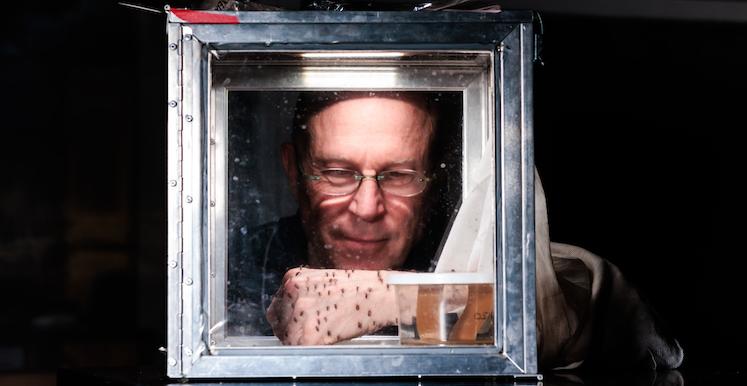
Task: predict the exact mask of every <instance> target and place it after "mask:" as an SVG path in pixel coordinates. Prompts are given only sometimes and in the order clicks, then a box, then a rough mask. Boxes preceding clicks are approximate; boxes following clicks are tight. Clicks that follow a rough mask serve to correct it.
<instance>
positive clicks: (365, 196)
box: [349, 178, 386, 221]
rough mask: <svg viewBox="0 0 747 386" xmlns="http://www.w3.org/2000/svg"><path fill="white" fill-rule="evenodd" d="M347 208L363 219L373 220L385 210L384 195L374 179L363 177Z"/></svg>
mask: <svg viewBox="0 0 747 386" xmlns="http://www.w3.org/2000/svg"><path fill="white" fill-rule="evenodd" d="M349 209H350V211H351V212H353V214H355V215H356V216H358V217H359V218H360V219H362V220H364V221H375V220H377V219H378V218H379V217H381V216H382V215H383V214H384V212H386V208H385V207H384V196H383V193H382V191H381V189H380V188H379V184H378V182H377V181H376V179H374V178H365V179H363V180H362V181H361V183H360V186H359V187H358V190H356V191H355V193H354V194H353V199H352V200H351V202H350V207H349Z"/></svg>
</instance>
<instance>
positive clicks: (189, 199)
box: [187, 196, 192, 204]
mask: <svg viewBox="0 0 747 386" xmlns="http://www.w3.org/2000/svg"><path fill="white" fill-rule="evenodd" d="M191 202H192V196H187V204H189V203H191Z"/></svg>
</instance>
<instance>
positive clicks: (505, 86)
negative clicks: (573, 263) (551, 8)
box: [167, 12, 538, 378]
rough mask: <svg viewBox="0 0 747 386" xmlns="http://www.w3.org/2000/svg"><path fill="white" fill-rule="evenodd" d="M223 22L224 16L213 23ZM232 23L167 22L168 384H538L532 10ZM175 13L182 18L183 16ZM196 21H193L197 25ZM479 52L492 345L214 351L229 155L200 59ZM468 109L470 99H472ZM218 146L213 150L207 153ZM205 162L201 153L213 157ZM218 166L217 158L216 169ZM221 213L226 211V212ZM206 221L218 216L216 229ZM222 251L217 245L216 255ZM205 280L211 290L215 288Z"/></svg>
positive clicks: (205, 62) (247, 15)
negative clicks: (499, 380)
mask: <svg viewBox="0 0 747 386" xmlns="http://www.w3.org/2000/svg"><path fill="white" fill-rule="evenodd" d="M214 14H222V13H214ZM223 15H226V16H231V17H235V20H236V22H237V24H208V23H202V22H195V20H192V21H190V20H184V19H180V18H179V17H177V16H176V15H175V14H173V13H169V15H168V18H169V20H168V24H167V34H168V45H169V47H168V50H169V55H168V73H169V76H168V88H169V90H168V97H169V101H168V105H169V108H168V111H169V112H168V126H167V130H168V135H167V138H168V163H167V168H168V170H167V176H168V187H167V199H168V260H167V261H168V267H169V269H168V343H167V375H168V376H169V377H193V378H216V377H229V378H236V377H294V378H295V377H319V376H333V377H334V376H407V375H413V376H439V375H473V376H474V375H490V376H495V375H506V376H514V377H537V376H538V375H537V347H536V326H535V288H534V286H535V268H534V267H535V264H534V252H535V251H534V207H533V204H534V186H533V181H534V180H533V169H534V159H533V146H532V143H533V136H532V111H531V105H532V103H531V102H532V100H531V86H532V83H531V82H532V76H531V63H532V59H533V53H534V50H533V43H534V36H533V31H532V24H531V21H532V16H531V13H529V12H503V13H498V14H484V13H459V12H443V13H441V12H432V13H426V12H329V13H328V12H256V13H255V12H230V13H229V12H226V13H224V14H223ZM180 16H181V14H180ZM198 21H199V20H198ZM361 49H364V50H397V51H403V50H404V51H407V50H419V51H474V52H477V51H481V52H484V51H488V52H491V53H492V56H493V61H494V63H493V69H494V71H493V76H494V84H495V89H494V91H495V95H494V97H493V98H492V99H493V100H494V102H495V113H494V114H495V115H494V116H491V117H489V121H494V122H495V135H494V138H495V147H496V149H497V150H496V154H497V155H498V156H497V157H495V161H496V164H495V166H496V169H495V172H496V179H495V181H496V186H495V191H496V192H497V194H496V212H495V216H496V219H497V221H496V224H497V226H496V240H498V241H499V242H498V243H497V245H496V267H497V269H496V275H497V276H496V283H497V284H498V285H496V297H495V301H496V308H495V309H496V323H495V329H496V331H495V333H496V343H495V345H493V346H480V347H463V346H462V347H431V346H428V347H405V346H383V347H382V346H374V345H368V344H365V339H364V340H362V341H358V342H356V343H357V345H355V346H350V345H335V346H329V347H318V346H316V347H276V346H275V347H273V346H265V347H250V348H243V349H240V350H213V351H212V352H211V350H209V349H208V347H210V346H214V345H215V344H214V343H215V342H210V336H211V335H210V332H209V331H208V328H209V326H211V324H210V323H209V320H210V315H211V313H214V312H220V311H218V310H216V307H220V305H217V306H216V304H215V302H211V299H213V298H214V297H218V298H220V297H221V296H224V294H222V293H221V292H220V288H219V287H216V286H211V285H210V283H211V280H210V277H211V276H217V275H216V272H215V271H214V270H213V269H211V267H213V266H211V264H209V262H210V261H211V259H210V257H211V256H213V255H215V254H216V253H217V254H221V253H224V252H223V251H220V250H219V248H220V247H219V246H218V247H216V245H220V244H221V240H220V237H222V236H220V235H219V234H220V232H216V225H215V224H216V221H215V218H216V215H217V216H218V217H221V216H223V217H224V216H225V213H220V212H216V211H220V210H223V211H225V207H224V206H223V205H218V204H217V203H216V200H215V197H221V196H222V195H224V194H225V191H224V190H221V189H225V187H221V186H220V184H210V183H208V181H209V179H208V176H209V175H216V173H218V172H217V170H219V169H220V167H217V166H216V162H219V160H220V154H224V155H225V153H221V152H222V151H223V150H220V149H221V148H222V149H225V147H224V145H221V144H219V143H218V141H221V140H223V139H221V138H220V136H216V135H215V127H213V126H212V124H211V120H210V119H209V117H210V116H211V114H212V115H214V114H215V113H216V110H217V109H219V107H216V106H215V105H213V104H211V102H210V101H211V100H213V101H214V100H215V99H213V98H210V94H209V93H210V90H213V87H211V84H210V82H211V76H210V74H211V71H210V65H211V64H210V63H211V62H210V60H209V56H210V55H211V52H216V51H232V50H233V51H235V50H242V51H247V50H258V51H262V50H264V51H300V50H306V51H319V50H325V51H329V50H361ZM467 102H468V103H471V102H470V101H467ZM211 148H217V149H218V150H211ZM209 153H210V154H212V155H211V156H208V154H209ZM216 160H218V161H216ZM221 207H223V209H221ZM211 219H213V220H211ZM216 248H218V249H216ZM212 283H215V282H214V281H212Z"/></svg>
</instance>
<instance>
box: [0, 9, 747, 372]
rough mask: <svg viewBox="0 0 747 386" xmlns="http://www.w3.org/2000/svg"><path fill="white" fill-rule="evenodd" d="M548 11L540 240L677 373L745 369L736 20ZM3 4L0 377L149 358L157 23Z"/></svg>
mask: <svg viewBox="0 0 747 386" xmlns="http://www.w3.org/2000/svg"><path fill="white" fill-rule="evenodd" d="M142 3H145V4H147V5H149V6H151V7H153V8H157V9H161V8H162V5H163V4H162V3H161V2H150V3H148V2H142ZM182 3H183V2H182ZM508 3H510V5H511V6H512V8H516V7H517V5H516V4H514V3H520V2H518V1H514V2H508ZM534 3H540V4H539V5H537V8H540V9H542V4H541V2H534ZM534 3H532V4H530V5H532V6H534ZM672 3H674V2H672ZM681 3H687V4H695V3H699V4H700V5H701V6H703V7H702V8H701V9H703V10H707V9H708V8H707V7H706V6H705V5H707V4H708V3H713V4H716V5H723V4H726V3H720V2H707V1H703V2H695V1H692V2H689V3H688V2H681ZM739 3H740V2H731V3H728V4H732V5H734V6H735V8H734V9H736V10H738V11H739V10H741V11H744V10H747V8H745V7H743V8H739V7H738V5H739ZM171 4H172V5H175V6H179V5H180V2H171ZM667 4H668V3H667ZM506 8H511V7H506ZM548 9H550V11H548V12H543V13H542V16H543V19H544V28H545V37H544V52H543V58H544V62H545V65H544V66H542V67H538V68H537V69H536V72H535V75H536V78H535V98H536V99H535V102H536V104H535V116H536V159H537V165H538V168H539V171H540V174H541V176H542V177H543V180H544V184H545V188H546V191H547V195H548V201H549V211H550V225H551V235H552V238H553V239H554V240H555V241H562V242H566V243H571V244H575V245H579V246H583V247H585V248H587V249H589V250H591V251H592V252H594V253H597V254H599V255H601V256H603V257H605V258H607V259H609V260H611V261H613V262H614V263H615V264H617V265H618V266H619V267H620V268H621V269H622V270H623V272H624V273H625V274H626V276H627V277H628V278H629V279H630V280H631V281H632V282H633V283H635V284H636V285H637V286H638V287H639V288H640V289H641V292H642V293H643V294H644V296H645V297H646V298H647V299H648V300H649V301H650V302H651V303H652V304H653V305H654V307H655V308H656V309H657V310H658V311H659V313H660V314H661V316H662V317H663V318H664V319H665V320H666V321H667V322H668V325H669V327H670V328H671V329H672V330H673V331H674V332H675V334H676V336H677V337H679V339H680V341H681V343H682V345H683V346H684V348H685V350H686V361H685V364H684V368H683V371H688V370H689V371H712V372H735V371H740V370H744V367H745V366H744V365H745V363H747V355H745V350H744V347H745V343H747V339H746V335H747V334H745V333H744V331H743V326H745V325H746V321H747V320H746V319H745V317H744V316H739V315H737V312H736V310H738V309H739V308H741V307H742V305H743V304H744V303H745V302H744V300H743V299H742V296H743V295H744V294H745V293H746V291H745V289H747V286H745V284H744V282H745V278H743V277H741V267H742V266H743V264H742V263H741V260H742V259H743V258H744V253H743V252H742V251H737V248H736V247H737V245H738V244H739V242H738V241H741V240H742V238H741V237H739V236H738V235H737V232H736V229H737V228H736V227H735V225H733V224H735V223H741V218H740V217H739V216H738V215H737V214H736V213H737V211H736V208H737V207H739V205H738V200H741V199H742V198H743V197H744V194H743V192H744V190H743V188H741V187H736V186H733V184H734V183H733V181H739V180H740V179H741V178H742V177H743V175H744V173H743V172H742V173H735V172H732V171H731V170H730V168H729V167H728V166H729V165H731V164H734V163H735V162H736V161H734V160H731V158H732V157H734V158H737V159H741V158H744V157H743V156H742V154H743V152H744V150H742V149H740V147H742V145H743V142H741V140H740V139H738V138H740V136H739V135H738V133H739V132H740V131H743V130H744V128H745V122H744V119H743V118H742V117H740V116H739V113H740V112H741V111H743V110H744V107H743V106H744V105H745V97H744V93H745V88H746V87H747V82H746V81H745V75H744V71H745V69H747V56H746V55H745V47H747V44H746V43H747V24H746V21H747V14H745V15H743V16H739V15H736V16H735V15H733V14H731V13H728V12H727V13H726V14H723V13H722V14H721V16H709V15H710V14H709V13H708V12H703V13H700V14H697V13H696V14H695V16H693V15H691V14H679V13H678V12H674V11H672V10H669V11H668V10H666V9H662V10H660V12H658V13H657V12H653V11H652V12H648V13H646V12H632V11H630V10H628V11H625V10H622V11H619V12H618V11H615V9H614V7H613V8H612V9H603V12H602V11H597V12H594V11H593V10H592V11H588V12H586V11H583V10H582V11H579V9H575V10H574V9H567V10H564V9H559V8H558V6H554V8H552V7H549V6H548ZM625 9H627V8H625ZM4 15H5V18H4V20H3V23H2V29H3V33H2V37H1V38H0V39H1V40H0V42H1V43H0V55H2V59H1V60H0V66H1V67H0V69H1V70H0V82H2V88H1V90H2V93H3V99H2V104H0V108H1V109H2V114H1V115H0V117H2V124H1V125H2V131H1V133H2V140H1V141H0V143H2V144H3V145H2V150H1V151H0V160H1V163H0V165H2V174H1V175H0V294H1V295H0V296H1V298H0V301H1V303H0V304H2V308H1V311H0V375H2V374H5V375H6V376H8V375H9V374H10V375H14V376H18V374H23V373H36V374H41V375H40V376H39V377H38V378H33V379H36V380H39V381H40V382H53V377H52V376H45V374H46V375H49V374H53V373H54V371H55V370H56V369H57V368H59V367H84V366H86V367H87V366H96V367H100V366H133V365H156V366H158V367H159V368H165V367H162V366H164V365H163V362H164V355H163V354H161V353H159V351H158V348H159V347H160V346H164V345H165V329H166V323H165V296H166V295H165V256H166V235H165V229H166V226H165V222H166V212H165V188H166V177H165V163H166V159H165V148H166V145H165V114H166V92H165V87H166V80H165V74H166V64H165V54H166V43H165V20H164V16H163V15H162V14H161V15H158V14H155V13H150V12H145V11H135V10H132V9H129V8H125V7H123V6H118V5H117V4H116V2H113V1H83V0H80V1H61V2H56V3H50V4H42V3H38V2H29V3H27V4H24V5H23V7H22V8H15V7H13V9H11V10H9V11H6V12H5V14H4ZM740 20H741V21H740ZM735 156H736V157H735ZM732 173H733V174H732ZM740 313H741V311H740ZM28 379H31V378H28ZM28 379H27V381H28ZM29 382H30V381H29Z"/></svg>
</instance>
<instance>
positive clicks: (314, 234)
mask: <svg viewBox="0 0 747 386" xmlns="http://www.w3.org/2000/svg"><path fill="white" fill-rule="evenodd" d="M431 125H432V121H431V118H430V117H429V116H428V114H427V113H426V112H425V111H424V110H423V109H422V108H421V107H419V106H418V105H417V104H415V103H413V102H408V101H405V100H400V99H394V98H386V97H375V96H374V97H360V98H354V99H348V100H344V101H341V102H337V103H335V104H333V105H331V106H328V107H327V108H325V109H324V110H322V111H321V112H319V113H317V114H316V115H314V116H313V117H312V118H311V119H310V120H309V124H308V128H307V129H308V130H310V133H309V134H310V141H309V149H308V154H306V155H305V157H304V159H302V160H301V161H302V162H301V164H302V165H303V168H304V171H305V172H306V173H307V174H314V172H315V171H318V170H321V169H326V168H344V169H350V170H356V171H358V172H359V173H361V174H363V175H366V176H373V175H376V174H379V173H381V172H383V171H387V170H398V169H411V170H416V171H418V172H421V173H424V172H425V170H426V167H427V165H426V162H427V161H426V160H427V156H428V154H427V151H428V143H429V141H430V136H431V132H432V126H431ZM286 168H288V166H286ZM296 178H298V176H296ZM302 184H303V185H302V187H304V188H303V189H301V190H300V191H299V192H298V194H299V196H300V197H299V205H300V211H301V217H302V221H303V223H304V228H305V230H306V234H307V236H308V238H309V264H310V265H311V266H317V267H325V268H338V269H388V268H396V267H399V266H401V265H402V264H403V263H404V261H405V259H406V258H407V254H408V252H409V251H410V248H411V247H412V245H413V243H414V242H415V241H416V239H417V237H418V235H419V233H420V231H419V228H420V225H421V219H422V215H423V213H422V207H423V194H419V195H416V196H413V197H401V196H396V195H393V194H390V193H387V192H384V191H382V190H381V189H380V188H379V186H378V184H377V182H376V181H375V180H374V179H370V178H369V179H364V180H363V181H362V182H361V183H360V186H359V188H358V190H356V191H355V192H353V193H351V194H348V195H343V196H331V195H326V194H323V193H321V192H319V191H317V190H315V188H314V183H313V182H302Z"/></svg>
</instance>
